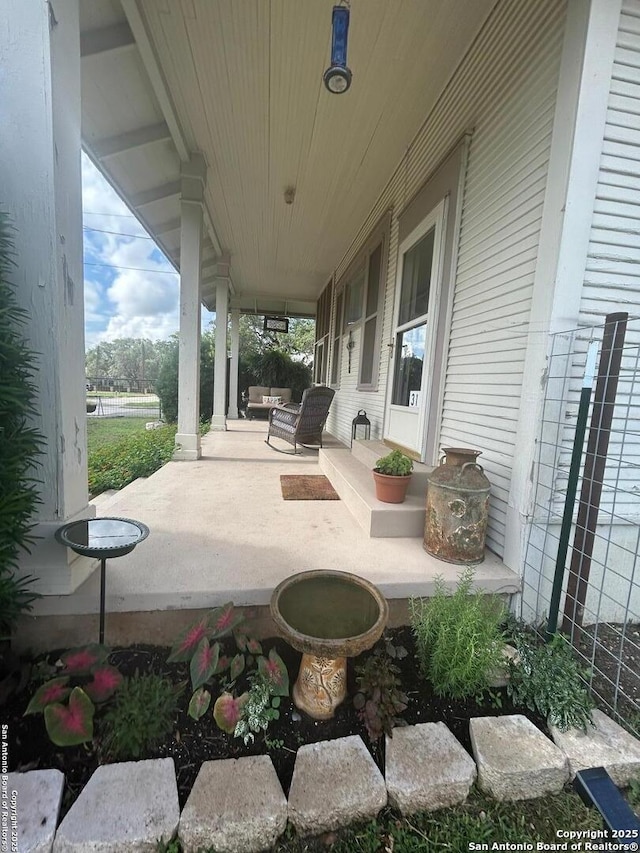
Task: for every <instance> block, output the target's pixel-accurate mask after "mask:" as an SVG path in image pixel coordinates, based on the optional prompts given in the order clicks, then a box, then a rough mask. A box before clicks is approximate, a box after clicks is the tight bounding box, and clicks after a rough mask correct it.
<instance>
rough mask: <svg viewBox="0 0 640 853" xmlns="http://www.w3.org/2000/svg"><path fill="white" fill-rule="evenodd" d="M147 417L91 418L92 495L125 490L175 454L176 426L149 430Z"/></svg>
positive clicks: (90, 478) (89, 457)
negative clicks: (108, 490)
mask: <svg viewBox="0 0 640 853" xmlns="http://www.w3.org/2000/svg"><path fill="white" fill-rule="evenodd" d="M147 420H148V419H147V418H105V419H103V420H89V421H88V423H87V431H88V441H87V445H88V449H89V452H88V463H89V465H88V467H89V472H88V473H89V494H91V495H92V496H94V497H95V495H99V494H100V493H101V492H104V491H106V490H107V489H122V488H124V487H125V486H126V485H128V484H129V483H132V482H133V481H134V480H136V479H137V478H138V477H148V476H149V475H150V474H153V472H154V471H157V470H158V468H161V467H162V466H163V465H164V464H165V462H168V461H169V460H170V459H171V457H172V456H173V451H174V450H175V443H174V442H175V434H176V429H177V428H176V426H163V427H161V428H160V429H153V430H147V429H145V423H146V422H147Z"/></svg>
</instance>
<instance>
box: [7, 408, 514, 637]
mask: <svg viewBox="0 0 640 853" xmlns="http://www.w3.org/2000/svg"><path fill="white" fill-rule="evenodd" d="M266 431H267V425H266V422H265V421H259V420H252V421H248V420H240V421H230V422H229V428H228V430H227V431H226V432H210V433H208V434H207V435H206V436H204V437H203V440H202V458H201V459H200V460H199V461H197V462H170V463H168V464H167V465H165V466H164V467H163V468H162V469H161V470H160V471H157V472H156V473H155V474H153V475H152V476H151V477H149V478H148V479H146V480H139V481H136V482H135V483H132V484H131V486H128V487H127V488H125V489H123V490H122V491H120V492H118V493H117V494H115V495H114V496H113V497H111V498H110V499H108V500H104V501H99V500H98V501H97V504H96V506H97V515H98V516H101V515H102V516H106V515H111V516H124V517H129V518H135V519H138V520H140V521H143V522H144V523H145V524H147V525H148V526H149V528H150V531H151V532H150V535H149V538H148V539H147V540H146V541H144V542H142V543H141V544H140V545H139V546H138V547H137V548H136V549H135V550H134V551H133V552H132V553H131V554H128V555H127V556H124V557H119V558H116V559H112V560H109V561H108V562H107V585H106V598H107V607H106V612H107V619H106V628H107V640H108V642H110V643H111V644H115V643H116V642H170V641H171V639H172V637H173V636H174V635H175V631H176V630H179V628H180V627H182V626H183V625H184V624H186V623H188V622H189V621H191V620H192V619H194V618H195V614H194V611H197V610H202V609H209V608H211V607H214V606H216V605H219V604H222V603H224V602H226V601H233V602H235V604H236V605H242V606H252V607H256V606H257V612H258V613H262V615H263V616H266V614H267V613H268V610H267V607H265V605H268V603H269V599H270V596H271V593H272V590H273V588H274V587H275V586H276V585H277V584H278V583H279V582H280V581H281V580H283V578H285V577H287V576H289V575H291V574H294V573H296V572H301V571H305V570H309V569H323V568H325V569H339V570H342V571H348V572H354V573H356V574H359V575H362V576H363V577H365V578H367V579H369V580H370V581H372V582H373V583H375V584H377V585H378V586H379V588H380V589H381V591H382V592H383V593H384V595H385V596H386V597H387V598H388V599H390V600H391V601H392V604H393V603H394V601H395V605H396V606H395V607H392V611H391V612H392V617H394V619H395V621H396V622H397V621H402V615H401V614H402V611H403V607H404V608H405V612H406V600H407V599H408V598H409V597H410V596H413V595H420V596H428V595H430V594H431V593H432V592H433V589H434V580H435V578H436V576H437V575H442V576H443V578H444V579H445V581H446V582H447V583H448V584H450V585H452V586H453V585H455V583H456V581H457V578H458V575H459V572H460V570H461V567H460V566H455V565H451V564H449V563H444V562H441V561H439V560H437V559H435V558H434V557H431V556H430V555H429V554H427V553H426V551H424V549H423V547H422V540H421V539H418V538H416V539H370V538H368V537H367V536H366V534H365V533H364V531H363V530H362V529H361V527H360V526H359V525H358V523H357V522H356V520H355V519H354V518H353V517H352V516H351V514H350V512H349V510H348V509H347V508H346V506H345V505H344V503H343V502H342V501H284V500H283V498H282V494H281V491H280V474H319V473H321V472H320V470H319V467H318V453H317V451H313V450H304V451H303V453H302V455H299V456H295V457H294V456H291V455H285V454H283V453H277V452H276V451H274V450H272V449H271V448H270V447H268V446H267V445H266V444H265V441H264V439H265V437H266ZM276 442H277V440H276ZM278 446H285V445H284V444H283V443H282V442H279V443H278ZM326 446H335V447H339V446H341V445H340V443H339V442H338V441H337V440H336V439H334V438H333V437H331V436H327V442H326ZM286 447H289V446H288V445H286ZM475 577H476V584H477V586H479V587H482V588H483V589H485V590H487V591H491V592H498V593H501V594H510V593H513V592H516V591H517V590H518V589H519V581H518V578H517V576H516V575H515V574H514V573H513V572H512V571H510V570H509V569H507V568H506V567H505V566H504V565H503V564H502V562H501V561H500V559H499V558H498V557H496V556H495V555H493V554H491V553H490V552H487V554H486V558H485V561H484V562H483V563H482V564H480V565H479V566H478V567H477V569H476V575H475ZM98 609H99V571H95V572H94V573H93V575H92V576H91V577H90V578H89V579H88V580H87V581H85V583H84V584H82V585H81V586H80V587H79V588H78V589H77V590H76V592H75V593H73V594H72V595H60V596H47V597H46V598H43V599H41V600H39V601H37V602H36V603H35V606H34V616H35V617H36V618H33V617H28V618H26V619H25V620H23V623H22V625H21V626H20V628H19V631H18V640H19V642H18V645H19V646H21V647H31V648H33V649H37V648H39V647H47V646H48V647H49V648H51V647H52V646H51V644H52V643H54V644H55V643H56V641H59V644H60V645H61V646H70V645H72V644H76V643H82V642H87V641H95V635H96V634H97V617H96V615H95V614H97V612H98ZM394 614H395V616H394ZM83 615H84V616H86V617H87V618H85V619H78V617H81V616H83ZM131 617H134V618H131ZM264 630H265V631H267V632H268V630H269V628H268V626H267V627H265V629H264ZM53 647H55V646H53Z"/></svg>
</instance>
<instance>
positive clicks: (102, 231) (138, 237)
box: [82, 225, 153, 240]
mask: <svg viewBox="0 0 640 853" xmlns="http://www.w3.org/2000/svg"><path fill="white" fill-rule="evenodd" d="M82 228H83V230H84V231H97V232H98V233H100V234H115V236H116V237H134V238H135V239H136V240H153V237H149V236H148V235H144V234H123V233H122V232H121V231H105V229H104V228H90V227H89V226H88V225H83V226H82Z"/></svg>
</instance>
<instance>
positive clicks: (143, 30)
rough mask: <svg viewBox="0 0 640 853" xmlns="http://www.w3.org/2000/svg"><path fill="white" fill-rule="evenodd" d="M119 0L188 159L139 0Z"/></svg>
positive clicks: (216, 243)
mask: <svg viewBox="0 0 640 853" xmlns="http://www.w3.org/2000/svg"><path fill="white" fill-rule="evenodd" d="M120 1H121V3H122V8H123V10H124V13H125V15H126V16H127V21H128V23H129V27H130V28H131V32H132V33H133V35H134V38H135V40H136V44H137V45H138V50H139V51H140V56H141V57H142V62H143V64H144V67H145V68H146V70H147V74H148V75H149V80H150V81H151V86H152V87H153V91H154V93H155V96H156V98H157V99H158V103H159V104H160V109H161V110H162V115H163V116H164V120H165V121H166V123H167V125H168V127H169V130H170V131H171V138H172V139H173V144H174V145H175V146H176V150H177V152H178V156H179V157H180V159H181V160H182V161H183V162H187V161H188V160H189V159H190V157H191V152H190V151H189V148H188V146H187V142H186V139H185V135H184V133H183V131H182V128H181V127H180V122H179V121H178V115H177V112H176V108H175V106H174V104H173V99H172V98H171V94H170V92H169V87H168V85H167V82H166V80H165V77H164V74H163V73H162V70H161V68H160V63H159V62H158V58H157V56H156V52H155V49H154V47H153V44H152V42H151V38H150V36H149V32H148V30H147V26H146V24H145V21H144V18H143V16H142V14H141V12H140V8H139V6H138V0H120ZM203 212H204V226H205V229H206V231H207V234H208V235H209V239H210V240H211V243H212V244H213V247H214V249H215V250H216V254H218V255H221V254H222V253H223V250H222V244H221V242H220V240H219V238H218V235H217V233H216V230H215V228H214V226H213V220H212V219H211V214H210V213H209V209H208V207H207V203H206V202H205V203H204V205H203ZM232 292H233V286H232Z"/></svg>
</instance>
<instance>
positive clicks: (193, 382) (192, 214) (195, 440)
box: [173, 154, 206, 460]
mask: <svg viewBox="0 0 640 853" xmlns="http://www.w3.org/2000/svg"><path fill="white" fill-rule="evenodd" d="M205 177H206V165H205V162H204V157H203V156H202V155H201V154H192V155H191V158H190V160H189V162H188V163H184V164H183V165H182V188H181V200H180V219H181V226H180V334H179V362H178V432H177V433H176V439H175V441H176V450H175V452H174V454H173V458H174V459H182V460H193V459H199V458H200V455H201V450H200V267H201V263H202V200H203V196H204V183H205Z"/></svg>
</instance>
